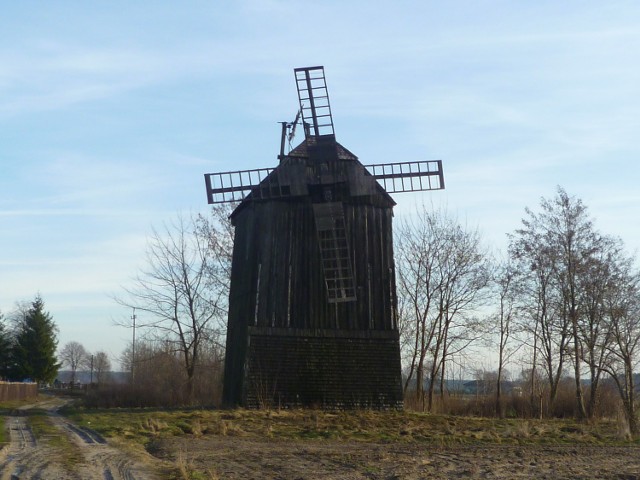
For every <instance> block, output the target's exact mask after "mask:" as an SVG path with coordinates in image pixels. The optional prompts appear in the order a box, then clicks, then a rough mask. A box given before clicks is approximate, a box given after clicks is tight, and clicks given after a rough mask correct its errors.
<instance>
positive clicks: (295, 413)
mask: <svg viewBox="0 0 640 480" xmlns="http://www.w3.org/2000/svg"><path fill="white" fill-rule="evenodd" d="M71 417H72V418H73V420H74V421H76V422H78V423H80V424H86V422H91V426H92V428H94V429H95V430H98V431H99V432H100V433H102V434H103V435H105V436H106V437H116V438H125V439H128V440H130V441H135V442H139V443H141V444H146V443H148V442H149V441H151V440H153V439H155V438H166V437H176V436H184V435H190V436H194V437H198V436H203V435H218V436H246V437H253V438H281V439H294V440H323V439H333V440H355V441H362V442H420V443H431V444H436V445H442V446H448V445H455V444H487V443H489V444H490V443H500V444H565V443H581V444H621V443H625V442H629V441H630V440H629V437H628V436H624V435H621V434H620V432H621V431H622V427H621V422H620V420H600V421H598V422H592V423H579V422H576V421H575V420H569V419H565V420H560V419H553V420H535V419H534V420H532V419H528V420H519V419H494V418H480V417H459V416H450V415H430V414H423V413H415V412H396V411H393V412H377V411H366V410H363V411H345V412H325V411H322V410H271V411H265V410H258V411H255V410H242V409H237V410H191V411H171V412H167V411H153V410H134V411H122V410H109V411H101V412H91V411H81V412H80V411H78V412H75V413H73V414H72V415H71Z"/></svg>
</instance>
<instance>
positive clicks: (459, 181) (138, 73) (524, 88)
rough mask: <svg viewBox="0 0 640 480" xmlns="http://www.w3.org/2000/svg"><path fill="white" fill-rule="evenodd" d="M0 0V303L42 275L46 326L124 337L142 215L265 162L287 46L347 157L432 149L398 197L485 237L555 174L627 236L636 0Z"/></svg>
mask: <svg viewBox="0 0 640 480" xmlns="http://www.w3.org/2000/svg"><path fill="white" fill-rule="evenodd" d="M0 3H2V15H1V16H0V39H2V42H0V169H1V170H0V224H1V225H2V228H1V229H0V232H1V234H0V311H2V312H5V313H7V312H9V311H10V310H11V309H12V308H13V307H14V304H15V302H16V301H24V300H26V301H29V300H32V299H33V297H34V296H35V295H36V294H37V293H38V292H39V293H41V295H42V296H43V298H44V300H45V304H46V306H47V308H48V310H49V311H50V313H51V314H52V315H53V317H54V319H55V321H56V322H57V324H58V326H59V328H60V345H61V346H62V345H64V344H65V343H66V342H68V341H71V340H76V341H79V342H81V343H83V344H84V345H85V347H86V348H88V349H89V350H91V351H96V350H105V351H107V352H109V353H110V354H111V355H112V356H113V357H114V359H115V358H116V357H117V356H118V355H119V354H120V352H121V351H122V350H123V348H124V347H125V346H126V345H127V342H129V339H130V331H128V330H127V329H124V328H121V327H115V326H113V321H114V320H126V319H127V318H128V317H129V316H130V312H129V311H125V310H124V309H123V308H122V307H120V306H118V305H117V304H115V302H114V301H113V300H112V298H111V296H112V295H113V294H118V293H119V292H120V291H121V286H122V285H127V283H128V282H129V281H130V279H131V278H132V277H133V276H134V275H135V274H136V272H137V271H138V270H139V268H140V267H142V266H143V265H144V250H145V243H146V237H147V235H148V234H149V233H150V230H151V227H152V225H156V226H160V225H161V224H162V222H164V221H170V220H171V219H172V218H173V217H175V215H176V214H177V213H178V212H183V213H190V212H194V213H195V212H204V211H206V210H207V205H206V196H205V190H204V181H203V174H204V173H208V172H215V171H224V170H236V169H249V168H259V167H265V166H271V165H275V163H276V155H277V153H278V148H279V128H280V127H279V125H278V123H277V122H280V121H287V120H292V119H293V117H294V116H295V112H296V110H297V96H296V91H295V82H294V77H293V69H294V68H295V67H300V66H311V65H324V66H325V72H326V75H327V83H328V87H329V93H330V96H331V105H332V110H333V115H334V124H335V128H336V136H337V138H338V141H340V142H341V143H342V144H343V145H344V146H346V147H347V148H348V149H349V150H351V151H352V152H354V153H355V154H356V155H358V156H359V157H360V159H361V161H362V162H363V163H365V164H369V163H382V162H387V161H389V162H391V161H410V160H428V159H442V160H443V162H444V169H445V177H446V183H447V189H446V190H445V191H443V192H435V193H425V194H420V195H416V194H411V195H396V196H395V199H396V201H397V202H398V206H397V207H396V215H397V217H401V216H403V215H406V214H408V213H409V212H411V210H412V209H413V208H414V206H415V204H416V202H418V203H419V202H427V203H431V202H433V204H434V205H435V206H446V208H447V209H448V210H449V211H450V212H451V213H453V214H455V215H457V216H458V218H460V219H461V220H462V221H464V222H466V223H467V224H468V225H470V226H478V227H479V228H480V230H481V231H482V232H483V234H484V237H485V239H486V241H487V243H489V244H490V245H492V246H493V248H495V249H496V250H500V249H503V248H504V246H505V245H506V240H505V234H506V233H507V232H511V231H513V230H514V229H515V228H517V227H518V226H519V223H520V219H521V218H522V216H523V212H524V208H525V207H527V206H528V207H531V208H534V209H535V208H536V207H537V205H538V204H539V199H540V197H541V196H545V197H550V196H552V195H553V194H554V192H555V189H556V186H557V185H561V186H563V187H564V188H565V189H566V190H567V192H568V193H569V194H571V195H575V196H577V197H579V198H581V199H582V200H583V201H584V202H585V203H586V204H587V206H588V207H589V211H590V213H591V214H592V216H593V217H594V220H595V222H596V226H597V227H598V228H599V229H600V230H602V231H603V232H605V233H608V234H612V235H617V236H620V237H622V239H623V240H624V241H625V243H626V244H627V246H628V248H629V249H630V250H632V251H634V250H637V249H639V248H640V222H639V221H638V213H639V207H640V188H638V181H639V180H640V167H638V164H639V161H638V160H639V158H640V145H639V143H638V137H639V136H640V135H639V133H638V132H640V3H639V2H636V1H627V2H625V1H610V2H602V1H580V2H577V1H565V2H555V1H535V2H534V1H529V2H525V1H522V2H515V1H509V2H507V1H460V2H434V1H416V2H408V1H393V2H391V1H379V2H365V1H360V0H355V1H350V2H339V1H334V0H326V1H323V2H301V1H298V2H296V1H292V0H288V1H278V0H255V1H236V2H212V1H209V2H204V1H190V2H179V3H178V2H163V1H157V2H156V1H154V2H146V1H137V2H130V1H127V2H119V1H112V2H92V1H87V2H70V1H69V2H65V1H57V2H35V1H33V2H31V1H25V2H10V1H4V2H0Z"/></svg>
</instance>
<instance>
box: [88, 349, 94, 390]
mask: <svg viewBox="0 0 640 480" xmlns="http://www.w3.org/2000/svg"><path fill="white" fill-rule="evenodd" d="M89 385H93V353H92V354H91V381H90V382H89Z"/></svg>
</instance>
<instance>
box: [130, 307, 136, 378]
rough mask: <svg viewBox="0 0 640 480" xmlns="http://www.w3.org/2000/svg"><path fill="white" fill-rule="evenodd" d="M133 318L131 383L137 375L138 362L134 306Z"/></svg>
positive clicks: (134, 309) (134, 308) (134, 310)
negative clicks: (135, 368) (135, 367)
mask: <svg viewBox="0 0 640 480" xmlns="http://www.w3.org/2000/svg"><path fill="white" fill-rule="evenodd" d="M131 320H132V322H133V342H132V344H131V383H133V380H134V376H135V370H134V365H135V363H136V307H133V315H131Z"/></svg>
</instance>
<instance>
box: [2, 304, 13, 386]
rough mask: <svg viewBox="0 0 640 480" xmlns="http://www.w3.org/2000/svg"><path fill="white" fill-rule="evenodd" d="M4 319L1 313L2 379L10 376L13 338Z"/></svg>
mask: <svg viewBox="0 0 640 480" xmlns="http://www.w3.org/2000/svg"><path fill="white" fill-rule="evenodd" d="M3 320H4V318H3V315H2V313H0V380H5V379H7V378H8V376H9V369H10V367H11V340H10V339H9V333H8V332H7V329H6V328H5V325H4V322H3Z"/></svg>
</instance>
